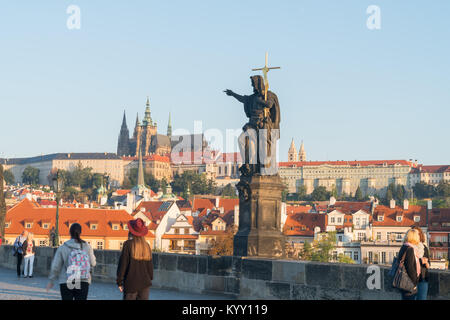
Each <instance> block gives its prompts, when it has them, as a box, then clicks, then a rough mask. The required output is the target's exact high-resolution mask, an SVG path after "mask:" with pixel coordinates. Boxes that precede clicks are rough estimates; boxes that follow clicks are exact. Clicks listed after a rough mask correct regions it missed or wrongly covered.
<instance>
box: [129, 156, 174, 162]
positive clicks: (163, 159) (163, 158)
mask: <svg viewBox="0 0 450 320" xmlns="http://www.w3.org/2000/svg"><path fill="white" fill-rule="evenodd" d="M122 159H123V160H128V161H137V160H138V157H122ZM142 161H144V162H150V161H157V162H167V163H169V162H170V158H169V157H166V156H161V155H159V154H151V155H148V156H144V157H142Z"/></svg>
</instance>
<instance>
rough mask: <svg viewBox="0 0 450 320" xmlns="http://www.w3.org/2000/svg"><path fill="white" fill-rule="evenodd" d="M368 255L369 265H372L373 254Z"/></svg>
mask: <svg viewBox="0 0 450 320" xmlns="http://www.w3.org/2000/svg"><path fill="white" fill-rule="evenodd" d="M368 254H369V263H372V262H373V253H372V251H369V252H368Z"/></svg>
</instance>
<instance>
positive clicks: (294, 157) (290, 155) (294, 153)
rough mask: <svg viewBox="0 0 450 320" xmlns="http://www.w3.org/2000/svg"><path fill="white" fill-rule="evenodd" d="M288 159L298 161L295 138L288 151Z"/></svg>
mask: <svg viewBox="0 0 450 320" xmlns="http://www.w3.org/2000/svg"><path fill="white" fill-rule="evenodd" d="M288 161H297V149H296V148H295V143H294V138H292V141H291V146H290V148H289V151H288Z"/></svg>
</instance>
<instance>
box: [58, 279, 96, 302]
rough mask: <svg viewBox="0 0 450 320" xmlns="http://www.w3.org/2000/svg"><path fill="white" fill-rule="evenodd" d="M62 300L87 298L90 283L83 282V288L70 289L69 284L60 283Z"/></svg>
mask: <svg viewBox="0 0 450 320" xmlns="http://www.w3.org/2000/svg"><path fill="white" fill-rule="evenodd" d="M59 289H60V290H61V299H62V300H87V297H88V293H89V283H87V282H83V281H82V282H81V289H69V288H68V287H67V284H65V283H62V284H60V285H59Z"/></svg>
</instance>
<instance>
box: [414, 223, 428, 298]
mask: <svg viewBox="0 0 450 320" xmlns="http://www.w3.org/2000/svg"><path fill="white" fill-rule="evenodd" d="M412 228H413V229H415V230H417V231H418V232H419V238H420V242H419V244H418V245H417V248H418V253H419V257H420V267H421V269H420V270H421V271H420V276H419V283H418V284H417V295H416V300H427V296H428V283H429V275H428V269H430V250H429V249H428V246H427V238H426V236H425V234H424V233H423V231H422V229H421V228H420V227H417V226H414V227H412Z"/></svg>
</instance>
